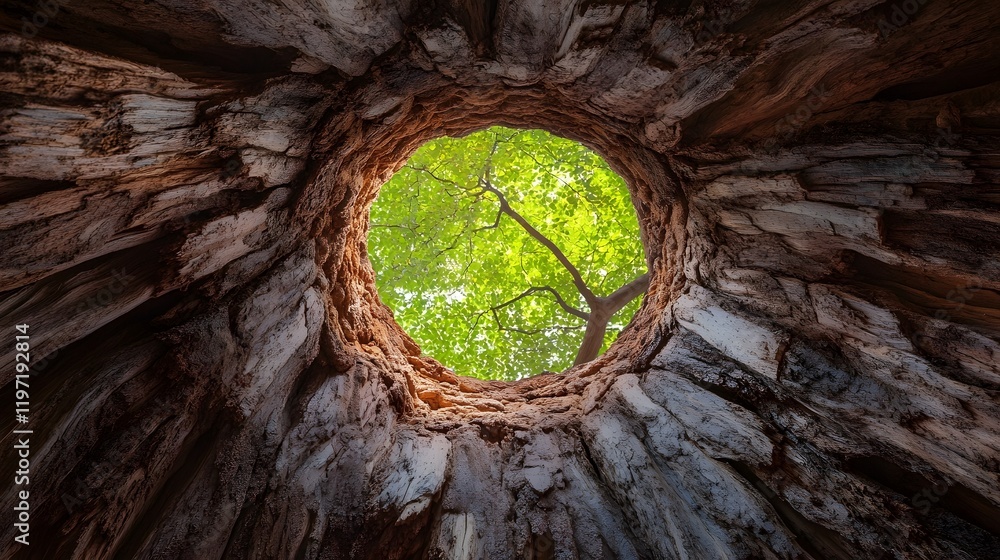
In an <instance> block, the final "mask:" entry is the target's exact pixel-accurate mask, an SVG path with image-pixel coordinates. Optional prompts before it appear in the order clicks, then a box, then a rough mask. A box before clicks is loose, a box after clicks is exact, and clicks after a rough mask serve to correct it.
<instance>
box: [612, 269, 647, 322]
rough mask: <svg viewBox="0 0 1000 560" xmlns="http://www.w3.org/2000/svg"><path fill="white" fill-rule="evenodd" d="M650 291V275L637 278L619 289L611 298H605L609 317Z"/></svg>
mask: <svg viewBox="0 0 1000 560" xmlns="http://www.w3.org/2000/svg"><path fill="white" fill-rule="evenodd" d="M648 289H649V273H648V272H647V273H645V274H642V275H640V276H638V277H636V279H635V280H632V281H631V282H629V283H628V284H625V285H624V286H622V287H621V288H618V289H617V290H615V291H614V293H613V294H611V295H610V296H608V297H606V298H603V299H604V304H605V305H606V306H607V311H608V316H609V317H610V316H611V315H614V314H615V313H618V312H619V311H620V310H621V308H623V307H625V306H626V305H628V303H629V302H630V301H632V300H633V299H635V298H636V297H638V296H639V295H640V294H642V293H643V292H645V291H646V290H648Z"/></svg>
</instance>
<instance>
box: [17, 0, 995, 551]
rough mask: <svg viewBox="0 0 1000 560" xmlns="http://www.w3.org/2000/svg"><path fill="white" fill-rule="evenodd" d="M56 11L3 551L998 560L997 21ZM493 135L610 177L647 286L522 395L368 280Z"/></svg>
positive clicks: (903, 15) (670, 8) (24, 100)
mask: <svg viewBox="0 0 1000 560" xmlns="http://www.w3.org/2000/svg"><path fill="white" fill-rule="evenodd" d="M59 5H60V11H59V12H58V14H56V15H55V16H51V17H48V19H47V23H46V24H45V25H41V26H37V27H38V28H37V29H36V30H35V31H34V32H33V33H28V34H27V35H30V37H27V36H25V34H23V33H22V31H23V30H22V26H23V21H22V18H27V21H31V18H32V17H33V15H34V13H35V12H36V11H37V10H38V9H39V8H38V5H37V4H35V3H32V2H27V1H18V2H11V3H9V6H8V5H5V7H4V11H3V14H2V16H0V25H2V26H3V27H4V28H6V29H9V30H10V32H9V33H5V34H3V35H0V85H2V88H0V92H2V94H0V249H2V252H0V329H7V328H8V327H10V326H12V325H14V324H15V323H21V322H27V323H30V324H31V325H32V348H33V350H32V351H33V354H34V356H35V358H36V359H35V360H34V362H35V373H34V375H33V376H32V381H31V383H32V397H31V399H32V416H31V426H32V428H33V429H34V430H35V434H34V435H33V439H32V443H33V446H32V466H31V469H32V470H31V472H32V486H31V488H32V490H31V496H32V508H33V509H32V512H31V520H32V521H31V523H32V531H31V540H32V544H31V546H30V548H19V547H18V545H16V544H14V541H13V535H14V528H13V527H12V526H10V525H5V526H3V527H2V529H0V532H2V534H3V541H2V542H3V544H2V545H0V556H3V557H5V558H6V557H18V558H20V557H25V558H81V559H101V558H198V559H204V558H324V559H328V558H342V559H348V558H379V559H410V558H427V559H444V558H448V559H455V560H478V559H485V558H489V559H491V560H492V559H497V560H503V559H522V558H530V559H545V560H552V559H570V558H594V559H597V558H621V559H633V558H641V559H647V558H648V559H664V558H678V559H680V558H733V559H743V558H746V559H751V558H753V559H756V558H787V559H793V558H794V559H797V558H815V559H821V558H822V559H825V558H844V559H855V558H872V559H882V558H897V559H910V558H922V559H928V560H930V559H938V558H960V559H985V558H992V557H993V556H994V555H995V551H996V550H997V547H998V545H1000V523H998V521H997V520H998V519H1000V436H998V434H1000V403H998V400H997V396H998V391H1000V268H998V266H1000V265H998V263H1000V258H998V257H1000V254H998V251H1000V249H998V248H1000V219H998V216H1000V214H998V209H1000V186H998V184H1000V156H998V155H997V154H998V153H1000V138H998V135H997V133H998V130H1000V85H997V83H996V78H995V77H996V76H997V75H998V74H997V73H996V70H997V66H998V65H1000V64H998V58H997V54H998V53H1000V32H998V31H997V29H996V27H995V25H994V24H993V22H995V21H997V19H998V18H1000V5H994V4H989V3H982V2H974V1H971V0H959V1H954V2H939V1H935V0H928V1H926V2H918V1H914V0H910V1H905V2H903V1H901V2H896V3H893V2H879V1H877V0H809V1H803V2H790V3H789V2H763V1H758V0H739V1H728V0H726V1H722V0H719V1H705V2H701V1H698V2H660V3H647V2H617V1H607V2H603V1H597V2H575V1H568V0H559V1H556V0H552V1H550V0H498V1H497V2H485V3H474V2H469V1H466V0H447V1H441V2H395V1H391V2H390V1H356V2H327V1H319V0H281V1H277V2H274V1H264V0H156V1H152V2H145V3H142V4H141V5H138V4H137V5H135V6H132V5H131V3H128V6H126V3H124V2H119V1H117V0H95V1H93V2H86V3H83V2H80V3H73V2H60V3H59ZM493 124H504V125H508V126H515V127H541V128H545V129H547V130H550V131H552V132H554V133H556V134H560V135H562V136H566V137H569V138H572V139H575V140H579V141H581V142H583V143H585V144H587V145H588V146H591V147H592V148H594V149H595V150H597V151H599V152H600V153H601V154H602V155H604V156H605V157H606V159H607V160H608V161H609V163H611V165H612V166H613V167H614V168H615V169H616V170H617V171H618V172H619V173H620V174H621V175H622V176H623V177H625V178H626V180H627V182H628V183H629V186H630V190H631V193H632V200H633V202H634V204H635V206H636V211H637V215H638V217H639V222H640V226H641V231H642V237H643V241H644V244H645V246H646V255H647V260H648V264H649V268H650V271H651V276H650V287H649V291H648V294H647V295H646V298H645V302H644V305H643V308H642V309H641V310H640V312H639V313H638V314H637V316H636V318H635V320H634V321H633V324H632V326H631V327H630V328H629V329H628V330H626V331H625V333H623V335H622V336H621V338H620V339H619V342H618V343H616V345H614V346H613V347H612V348H611V350H609V351H608V352H607V353H606V354H605V355H604V356H601V357H600V358H598V359H597V360H595V361H593V362H590V363H587V364H583V365H580V366H577V367H574V368H572V369H570V370H568V371H566V372H564V373H561V374H546V375H540V376H537V377H532V378H529V379H526V380H523V381H520V382H516V383H501V382H490V381H482V380H476V379H468V378H461V377H458V376H456V375H454V373H452V372H451V371H449V370H448V369H447V368H445V367H444V366H442V365H441V364H439V363H437V362H436V361H435V360H434V359H433V358H432V357H429V356H424V355H421V353H420V349H419V347H418V346H417V344H416V343H415V342H414V341H413V340H411V339H410V338H409V337H408V336H407V335H406V334H405V333H404V332H403V331H402V330H401V329H400V328H399V327H398V326H397V325H396V324H395V322H394V321H393V319H392V313H391V311H390V310H389V309H387V308H386V307H385V306H383V305H382V304H381V303H380V301H379V298H378V294H377V291H376V289H375V282H374V280H375V277H374V274H375V273H374V271H373V269H372V266H371V264H370V263H369V262H368V257H367V251H366V236H367V228H368V207H369V206H370V204H371V202H372V201H373V200H374V197H375V196H376V194H377V192H378V188H379V187H380V186H381V184H382V183H383V182H384V181H385V180H387V179H388V177H389V176H390V175H391V174H392V172H393V171H395V170H396V169H398V167H399V166H401V165H402V163H403V162H404V161H405V159H406V158H407V156H408V155H409V154H410V153H412V151H413V150H415V149H416V148H417V147H418V146H419V145H420V144H421V143H423V142H425V141H427V140H429V139H431V138H434V137H437V136H440V135H443V134H451V135H461V134H464V133H468V132H471V131H474V130H478V129H481V128H484V127H487V126H490V125H493ZM12 359H13V358H12V357H11V356H10V354H9V353H7V352H4V353H0V365H2V367H3V373H2V376H0V379H2V382H3V384H4V385H5V387H7V388H10V387H12V386H13V383H12V379H13V373H12V372H13V369H12V367H11V364H12V363H13V362H12ZM5 394H7V393H5ZM5 418H6V417H5ZM12 420H13V419H5V420H4V422H5V423H4V431H3V432H2V435H3V437H2V441H0V446H3V447H4V448H5V449H11V445H12V444H13V434H12V433H11V430H12V429H14V423H13V421H12ZM3 461H4V462H3V468H4V469H8V468H9V470H5V472H12V471H13V470H14V469H13V465H14V462H13V456H12V455H10V454H9V453H4V454H3ZM0 496H2V503H3V504H4V507H12V504H13V503H14V500H15V495H14V490H13V486H7V487H5V488H4V489H3V491H2V494H0Z"/></svg>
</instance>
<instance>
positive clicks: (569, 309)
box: [490, 286, 590, 321]
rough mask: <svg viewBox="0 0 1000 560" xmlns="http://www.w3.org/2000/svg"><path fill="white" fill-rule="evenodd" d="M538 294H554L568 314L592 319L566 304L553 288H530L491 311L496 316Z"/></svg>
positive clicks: (585, 313)
mask: <svg viewBox="0 0 1000 560" xmlns="http://www.w3.org/2000/svg"><path fill="white" fill-rule="evenodd" d="M538 292H549V293H550V294H552V295H553V296H555V298H556V303H558V304H559V307H562V308H563V310H564V311H566V313H569V314H570V315H576V316H577V317H579V318H581V319H583V320H584V321H586V320H587V319H589V318H590V314H589V313H587V312H585V311H581V310H579V309H577V308H575V307H573V306H572V305H570V304H568V303H566V300H564V299H563V297H562V296H561V295H560V294H559V292H557V291H556V290H555V288H552V287H550V286H532V287H530V288H528V289H527V290H525V291H523V292H521V295H519V296H517V297H515V298H513V299H509V300H507V301H505V302H503V303H501V304H499V305H494V306H493V307H491V308H490V311H492V312H493V313H494V315H495V314H496V312H497V311H498V310H500V309H503V308H504V307H507V306H509V305H512V304H514V303H515V302H516V301H518V300H521V299H524V298H526V297H528V296H530V295H532V294H535V293H538Z"/></svg>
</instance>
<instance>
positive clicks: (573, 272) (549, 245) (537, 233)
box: [479, 177, 598, 307]
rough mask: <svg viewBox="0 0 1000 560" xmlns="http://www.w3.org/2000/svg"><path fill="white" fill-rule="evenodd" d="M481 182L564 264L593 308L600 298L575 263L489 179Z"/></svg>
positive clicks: (529, 233)
mask: <svg viewBox="0 0 1000 560" xmlns="http://www.w3.org/2000/svg"><path fill="white" fill-rule="evenodd" d="M479 180H480V184H482V186H483V188H484V189H486V190H487V191H489V192H491V193H493V194H495V195H496V197H497V198H498V199H500V211H501V212H503V213H504V214H507V215H508V216H510V217H511V218H512V219H513V220H514V221H515V222H517V223H518V224H520V226H521V227H522V228H524V231H526V232H528V235H530V236H531V237H534V238H535V240H536V241H538V242H539V243H541V244H542V245H544V246H545V247H546V248H547V249H548V250H549V251H550V252H551V253H552V254H553V255H554V256H555V257H556V259H558V260H559V262H560V263H562V265H563V267H564V268H565V269H566V270H567V271H568V272H569V273H570V275H571V276H572V277H573V284H574V285H575V286H576V289H577V291H579V292H580V295H582V296H583V299H585V300H587V303H588V304H590V305H591V307H593V306H594V305H596V304H597V302H598V297H597V296H596V295H595V294H594V292H592V291H591V290H590V288H589V287H588V286H587V283H586V282H585V281H584V280H583V276H582V275H581V274H580V271H579V270H577V269H576V267H575V266H573V263H571V262H569V259H568V258H566V255H565V254H563V252H562V250H561V249H559V247H558V246H557V245H556V244H555V243H553V242H552V240H550V239H549V238H548V237H545V236H544V235H542V233H541V232H540V231H538V230H537V229H535V228H534V227H533V226H532V225H531V224H529V223H528V220H526V219H524V216H522V215H521V214H519V213H518V212H517V211H516V210H514V209H513V208H511V207H510V204H509V203H508V202H507V197H505V196H504V194H503V193H502V192H500V190H499V189H497V188H496V187H494V186H493V184H492V183H490V181H489V179H487V178H482V177H481V178H480V179H479Z"/></svg>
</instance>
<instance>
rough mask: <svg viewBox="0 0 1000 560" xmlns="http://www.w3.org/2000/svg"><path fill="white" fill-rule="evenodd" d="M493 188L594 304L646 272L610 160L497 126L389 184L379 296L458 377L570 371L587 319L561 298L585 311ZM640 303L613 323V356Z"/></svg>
mask: <svg viewBox="0 0 1000 560" xmlns="http://www.w3.org/2000/svg"><path fill="white" fill-rule="evenodd" d="M486 184H488V185H490V186H492V187H493V188H495V189H496V190H497V191H499V192H501V193H502V195H503V197H505V198H506V201H507V203H508V204H509V206H510V208H511V209H512V210H513V211H515V212H517V213H519V214H520V215H521V216H523V218H524V219H525V220H526V221H527V222H528V223H530V224H531V226H532V227H534V228H535V229H537V230H538V232H539V233H541V234H542V235H544V236H545V237H546V238H548V239H549V240H550V241H551V242H552V243H554V244H555V245H556V246H557V247H558V248H559V250H560V251H561V252H562V253H563V254H564V255H565V256H566V258H567V259H568V260H569V261H570V262H571V263H572V264H573V265H574V266H575V267H576V268H577V269H578V270H579V272H580V275H581V276H582V278H583V280H584V281H585V282H586V284H587V286H588V287H589V288H590V290H592V291H593V292H594V293H595V294H597V295H607V294H609V293H611V292H613V291H615V290H616V289H618V288H619V287H621V286H623V285H624V284H626V283H628V282H630V281H632V280H633V279H634V278H636V277H637V276H638V275H641V274H642V273H643V272H645V270H646V265H645V259H644V257H643V249H642V245H641V242H640V240H639V231H638V224H637V222H636V217H635V209H634V207H633V205H632V202H631V199H630V196H629V192H628V189H627V187H626V185H625V182H624V181H623V180H622V178H621V177H620V176H618V175H617V174H616V173H615V172H614V171H612V170H611V168H610V167H609V166H608V164H607V162H605V161H604V160H603V159H602V158H601V157H600V156H598V155H597V154H596V153H594V152H593V151H592V150H590V149H588V148H587V147H585V146H583V145H581V144H579V143H577V142H573V141H570V140H567V139H564V138H560V137H557V136H553V135H552V134H549V133H547V132H545V131H542V130H512V129H508V128H503V127H494V128H491V129H488V130H485V131H481V132H477V133H474V134H470V135H468V136H466V137H463V138H448V137H445V138H439V139H437V140H433V141H431V142H428V143H427V144H425V145H423V146H422V147H420V149H418V150H417V151H416V153H414V155H413V156H412V157H411V158H410V160H409V161H408V162H407V163H406V165H405V166H404V167H403V168H402V169H400V170H399V172H397V173H396V174H395V175H394V176H393V177H392V179H390V180H389V182H388V183H386V184H385V185H384V186H383V187H382V189H381V191H380V193H379V196H378V199H377V200H376V201H375V203H374V204H373V206H372V209H371V221H370V224H371V229H370V231H369V239H368V251H369V256H370V258H371V261H372V264H373V266H374V267H375V271H376V274H377V285H378V289H379V294H380V297H381V298H382V301H383V302H384V303H386V304H387V305H388V306H389V307H390V308H391V309H393V311H394V313H395V317H396V320H397V321H398V322H399V324H400V325H401V326H402V327H403V328H404V329H405V330H406V331H407V332H408V333H409V334H410V335H411V336H412V337H413V338H414V339H415V340H416V341H417V343H418V344H420V346H421V348H422V350H423V352H425V353H426V354H429V355H431V356H433V357H434V358H435V359H437V360H439V361H440V362H442V363H443V364H445V365H446V366H448V367H450V368H452V369H453V370H454V371H455V372H456V373H458V374H461V375H469V376H473V377H479V378H486V379H501V380H513V379H518V378H522V377H526V376H529V375H534V374H537V373H540V372H542V371H560V370H562V369H565V368H566V367H567V366H569V365H570V364H571V363H572V361H573V356H574V355H575V354H576V352H577V350H578V348H579V346H580V343H581V339H582V337H583V333H584V326H585V323H586V321H585V320H584V319H583V318H581V317H579V316H576V315H574V314H571V313H568V312H567V311H566V310H565V308H564V307H563V306H561V305H559V303H558V302H557V299H556V295H555V294H556V293H558V294H559V295H560V296H561V297H562V298H563V299H564V300H565V303H566V304H567V305H568V306H571V307H573V308H576V309H578V310H581V311H583V312H587V311H588V307H587V302H586V301H585V299H584V297H583V295H582V294H581V293H580V291H579V290H578V289H577V286H575V285H574V282H573V278H572V276H571V275H570V272H569V271H568V269H567V268H566V267H565V266H563V265H562V264H561V263H560V262H559V260H558V259H557V258H556V256H555V255H554V254H553V252H552V251H550V250H549V249H548V248H546V247H545V246H544V245H542V244H541V243H540V242H539V241H538V240H537V239H536V238H533V237H532V236H531V235H529V234H528V232H527V231H526V230H525V229H524V228H523V227H522V226H521V225H519V224H518V223H516V222H515V221H514V220H513V219H511V218H510V217H509V216H508V215H506V214H504V213H502V212H500V208H501V203H500V199H499V197H498V196H497V195H496V194H494V193H493V192H490V191H489V190H487V189H484V188H483V187H484V185H486ZM542 287H547V288H551V290H548V289H538V288H542ZM532 288H536V289H535V290H532ZM525 292H529V293H528V294H527V295H524V296H523V297H520V298H518V296H521V295H522V294H524V293H525ZM638 306H639V299H638V298H637V299H635V300H633V301H632V302H631V303H630V304H629V305H627V306H626V307H625V308H623V309H622V310H621V311H620V312H618V313H617V314H616V315H615V316H614V317H613V318H612V319H611V322H610V324H609V329H608V333H607V335H606V337H605V341H604V348H605V349H606V348H607V346H608V345H609V344H610V343H611V342H612V341H613V340H614V338H615V337H617V335H618V332H619V331H620V330H621V329H622V328H623V327H624V325H625V324H627V322H628V321H629V319H630V318H631V317H632V315H633V314H634V313H635V311H636V309H637V308H638ZM602 351H603V349H602Z"/></svg>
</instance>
